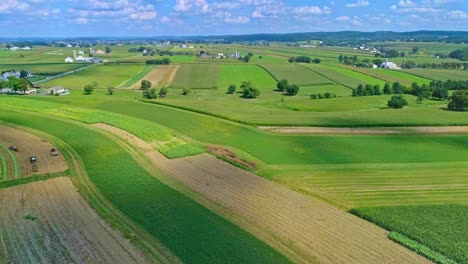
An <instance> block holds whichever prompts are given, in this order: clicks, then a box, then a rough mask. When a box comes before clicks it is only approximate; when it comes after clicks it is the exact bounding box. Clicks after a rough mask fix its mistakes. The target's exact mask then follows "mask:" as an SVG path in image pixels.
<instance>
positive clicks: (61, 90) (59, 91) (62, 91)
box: [47, 86, 70, 96]
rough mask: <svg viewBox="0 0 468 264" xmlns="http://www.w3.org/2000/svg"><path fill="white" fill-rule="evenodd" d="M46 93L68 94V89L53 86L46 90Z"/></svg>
mask: <svg viewBox="0 0 468 264" xmlns="http://www.w3.org/2000/svg"><path fill="white" fill-rule="evenodd" d="M47 94H48V95H56V96H63V95H68V94H70V91H68V90H67V89H65V88H63V87H62V86H54V87H52V88H50V89H49V90H48V91H47Z"/></svg>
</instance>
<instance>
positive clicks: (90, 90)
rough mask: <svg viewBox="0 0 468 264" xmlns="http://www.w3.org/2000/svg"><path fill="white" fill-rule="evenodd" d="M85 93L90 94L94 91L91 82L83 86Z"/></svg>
mask: <svg viewBox="0 0 468 264" xmlns="http://www.w3.org/2000/svg"><path fill="white" fill-rule="evenodd" d="M83 90H84V93H85V94H92V93H93V91H94V86H93V85H92V84H87V85H85V86H84V88H83Z"/></svg>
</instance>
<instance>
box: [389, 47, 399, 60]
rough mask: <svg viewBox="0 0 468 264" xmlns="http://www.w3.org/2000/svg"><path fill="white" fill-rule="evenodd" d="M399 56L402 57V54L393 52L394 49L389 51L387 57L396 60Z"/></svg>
mask: <svg viewBox="0 0 468 264" xmlns="http://www.w3.org/2000/svg"><path fill="white" fill-rule="evenodd" d="M398 55H400V53H398V51H396V50H393V49H392V50H389V51H388V52H387V57H388V58H396V57H398Z"/></svg>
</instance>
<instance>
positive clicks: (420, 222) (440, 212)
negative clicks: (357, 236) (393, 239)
mask: <svg viewBox="0 0 468 264" xmlns="http://www.w3.org/2000/svg"><path fill="white" fill-rule="evenodd" d="M350 212H351V213H352V214H354V215H356V216H358V217H361V218H363V219H365V220H368V221H370V222H372V223H374V224H376V225H378V226H380V227H382V228H384V229H386V230H388V231H390V232H397V233H399V234H401V235H403V236H405V237H407V238H409V239H411V240H414V241H416V242H418V243H420V244H422V245H424V246H425V247H427V248H429V249H431V250H433V251H435V252H439V253H440V254H443V255H444V256H446V257H447V258H450V259H452V260H454V261H456V262H459V263H467V260H468V247H467V245H468V235H467V234H468V229H467V228H466V218H467V215H468V205H467V204H442V205H427V204H426V205H404V206H398V205H396V206H377V207H358V208H354V209H352V210H350Z"/></svg>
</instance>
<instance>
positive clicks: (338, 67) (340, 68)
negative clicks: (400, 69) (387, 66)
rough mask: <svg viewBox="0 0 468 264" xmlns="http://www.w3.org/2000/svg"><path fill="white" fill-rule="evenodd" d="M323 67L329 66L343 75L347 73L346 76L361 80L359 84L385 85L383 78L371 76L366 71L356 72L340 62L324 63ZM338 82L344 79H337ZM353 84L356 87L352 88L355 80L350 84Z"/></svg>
mask: <svg viewBox="0 0 468 264" xmlns="http://www.w3.org/2000/svg"><path fill="white" fill-rule="evenodd" d="M323 67H327V68H328V69H329V70H331V71H334V72H336V73H338V74H342V75H345V76H347V77H349V78H352V79H355V80H357V81H358V82H359V84H371V85H375V84H378V85H380V87H383V85H384V84H385V81H383V80H381V79H377V78H375V77H372V76H369V75H367V74H364V73H360V72H356V71H353V70H350V69H346V68H343V67H344V65H339V64H334V65H323ZM338 78H339V77H338ZM337 82H340V83H341V82H342V81H337ZM353 85H354V87H352V88H355V86H356V82H353V83H352V84H351V83H350V85H349V86H353Z"/></svg>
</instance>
